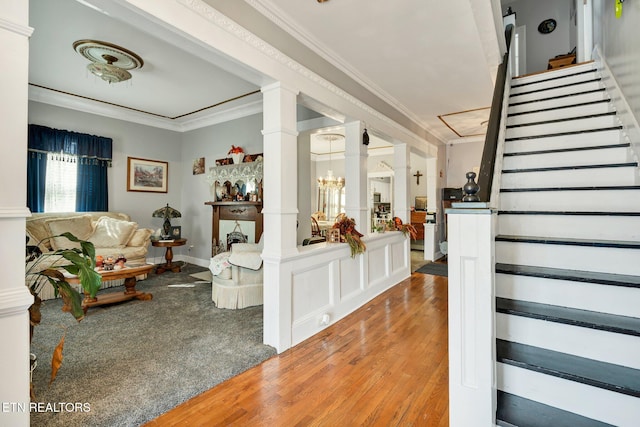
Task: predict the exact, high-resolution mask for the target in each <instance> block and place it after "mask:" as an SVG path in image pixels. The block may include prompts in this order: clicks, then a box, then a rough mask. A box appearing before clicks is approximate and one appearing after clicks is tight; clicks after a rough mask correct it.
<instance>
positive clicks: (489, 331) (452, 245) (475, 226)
mask: <svg viewBox="0 0 640 427" xmlns="http://www.w3.org/2000/svg"><path fill="white" fill-rule="evenodd" d="M461 204H462V205H464V203H461ZM454 207H455V206H454ZM446 213H447V214H448V227H449V228H448V242H449V246H448V264H449V280H448V282H449V284H448V288H449V425H450V426H451V427H470V426H493V425H495V413H496V374H495V370H496V369H495V366H496V360H495V339H496V337H495V324H494V316H495V290H494V288H495V268H494V267H495V241H494V239H495V223H496V211H495V210H493V209H469V208H467V209H464V208H459V209H458V208H455V209H447V210H446Z"/></svg>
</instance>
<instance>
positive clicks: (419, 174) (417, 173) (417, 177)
mask: <svg viewBox="0 0 640 427" xmlns="http://www.w3.org/2000/svg"><path fill="white" fill-rule="evenodd" d="M413 176H415V177H416V184H418V185H420V177H421V176H424V175H423V174H421V173H420V171H417V172H416V173H414V174H413Z"/></svg>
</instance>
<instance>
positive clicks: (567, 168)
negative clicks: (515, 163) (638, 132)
mask: <svg viewBox="0 0 640 427" xmlns="http://www.w3.org/2000/svg"><path fill="white" fill-rule="evenodd" d="M637 166H638V163H637V162H627V163H605V164H598V165H574V166H573V165H572V166H552V167H543V168H526V169H503V170H502V173H525V172H552V171H571V170H582V169H606V168H631V167H637Z"/></svg>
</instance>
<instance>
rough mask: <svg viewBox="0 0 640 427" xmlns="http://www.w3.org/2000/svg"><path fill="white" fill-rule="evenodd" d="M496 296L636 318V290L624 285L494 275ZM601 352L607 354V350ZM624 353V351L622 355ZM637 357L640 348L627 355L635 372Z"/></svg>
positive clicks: (639, 312)
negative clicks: (632, 361)
mask: <svg viewBox="0 0 640 427" xmlns="http://www.w3.org/2000/svg"><path fill="white" fill-rule="evenodd" d="M496 296H498V297H502V298H508V299H514V300H522V301H531V302H537V303H541V304H551V305H558V306H561V307H571V308H578V309H581V310H591V311H599V312H602V313H611V314H618V315H620V316H631V317H640V289H638V288H630V287H626V286H611V285H602V284H597V283H586V282H574V281H571V280H557V279H545V278H542V277H530V276H519V275H515V274H503V273H497V274H496ZM634 341H637V344H636V345H637V346H640V338H638V337H636V338H634ZM535 345H538V344H535ZM603 350H605V351H607V352H611V348H610V347H608V348H605V349H603ZM575 351H579V350H575ZM626 352H627V350H625V351H624V352H622V353H626ZM638 354H640V347H639V350H638V352H637V353H632V354H631V357H632V358H633V359H634V360H635V362H634V363H637V364H639V365H638V369H640V357H637V355H638ZM616 363H620V362H616ZM629 366H630V365H629Z"/></svg>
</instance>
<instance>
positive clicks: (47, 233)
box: [26, 212, 153, 300]
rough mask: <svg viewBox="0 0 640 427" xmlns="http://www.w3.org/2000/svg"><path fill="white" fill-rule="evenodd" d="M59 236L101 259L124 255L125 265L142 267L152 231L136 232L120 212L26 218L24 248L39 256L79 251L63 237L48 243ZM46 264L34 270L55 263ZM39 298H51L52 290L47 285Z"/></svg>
mask: <svg viewBox="0 0 640 427" xmlns="http://www.w3.org/2000/svg"><path fill="white" fill-rule="evenodd" d="M63 232H70V233H72V234H73V235H74V236H76V237H77V238H79V239H82V240H87V241H90V242H92V243H93V244H94V246H95V249H96V255H102V256H103V257H104V258H106V257H108V256H112V257H115V258H117V257H119V256H120V255H124V257H125V258H126V259H127V263H128V264H145V263H146V258H147V251H148V247H149V243H150V241H151V234H152V233H153V230H151V229H148V228H138V224H137V223H135V222H132V221H131V218H130V217H129V215H127V214H125V213H121V212H63V213H34V214H32V216H31V217H30V218H27V221H26V233H27V237H28V242H27V245H32V246H35V245H38V247H39V248H40V250H41V251H42V252H43V253H47V252H50V251H54V250H58V249H68V248H73V247H79V246H78V245H77V244H76V243H73V242H71V241H70V240H69V239H67V238H66V237H55V238H51V239H48V238H49V237H51V236H56V235H59V234H61V233H63ZM46 261H47V262H42V263H41V264H40V265H38V270H41V269H45V268H46V267H48V266H49V265H51V264H52V263H53V262H55V257H49V258H48V259H47V260H46ZM121 284H122V281H121V280H119V281H112V282H104V283H103V288H107V287H112V286H119V285H121ZM39 296H40V298H41V299H43V300H45V299H51V298H54V292H53V288H52V287H51V286H50V285H47V286H46V287H45V288H44V289H42V291H41V292H40V294H39Z"/></svg>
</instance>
